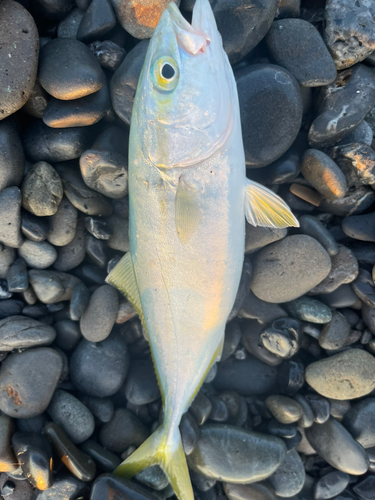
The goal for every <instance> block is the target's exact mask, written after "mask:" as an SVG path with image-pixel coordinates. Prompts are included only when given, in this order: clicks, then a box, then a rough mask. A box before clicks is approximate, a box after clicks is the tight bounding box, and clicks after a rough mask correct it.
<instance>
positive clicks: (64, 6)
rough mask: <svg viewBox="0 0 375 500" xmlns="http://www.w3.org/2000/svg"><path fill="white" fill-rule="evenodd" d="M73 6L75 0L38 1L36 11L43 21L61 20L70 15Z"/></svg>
mask: <svg viewBox="0 0 375 500" xmlns="http://www.w3.org/2000/svg"><path fill="white" fill-rule="evenodd" d="M72 6H73V0H58V1H56V0H55V1H51V0H37V1H36V2H35V10H36V13H37V16H38V17H41V18H43V19H55V20H57V19H61V18H63V17H65V16H66V14H68V12H69V11H70V9H71V8H72Z"/></svg>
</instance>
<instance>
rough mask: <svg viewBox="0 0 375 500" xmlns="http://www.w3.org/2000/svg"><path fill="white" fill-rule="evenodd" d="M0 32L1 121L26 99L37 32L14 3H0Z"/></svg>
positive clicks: (33, 72) (34, 66)
mask: <svg viewBox="0 0 375 500" xmlns="http://www.w3.org/2000/svg"><path fill="white" fill-rule="evenodd" d="M0 32H1V33H6V48H5V47H4V50H3V51H2V53H1V57H0V68H1V69H0V73H1V85H0V102H1V108H0V117H1V120H2V119H4V118H6V117H7V116H9V115H11V114H12V113H15V112H16V111H18V110H19V109H20V108H21V107H22V106H23V105H24V104H25V102H26V101H27V100H28V98H29V96H30V94H31V90H32V88H33V86H34V82H35V79H36V74H37V69H38V55H39V35H38V30H37V27H36V25H35V22H34V19H33V17H32V16H31V14H30V13H29V12H28V11H27V10H26V9H25V8H24V7H23V6H22V5H21V4H20V3H18V2H14V1H13V0H4V1H3V2H1V5H0Z"/></svg>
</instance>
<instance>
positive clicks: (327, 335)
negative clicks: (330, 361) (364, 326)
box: [318, 311, 350, 350]
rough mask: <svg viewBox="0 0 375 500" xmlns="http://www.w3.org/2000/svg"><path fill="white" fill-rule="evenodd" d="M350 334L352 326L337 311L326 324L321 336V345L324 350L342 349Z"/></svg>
mask: <svg viewBox="0 0 375 500" xmlns="http://www.w3.org/2000/svg"><path fill="white" fill-rule="evenodd" d="M349 334H350V325H349V323H348V321H347V319H346V318H345V316H343V315H342V314H341V313H339V312H338V311H335V312H334V313H333V314H332V319H331V321H330V322H329V323H327V324H325V325H324V326H323V328H322V330H321V332H320V335H319V339H318V341H319V345H320V347H322V348H323V349H328V350H330V349H331V350H334V349H340V348H341V347H343V346H344V345H345V342H346V341H347V339H348V337H349Z"/></svg>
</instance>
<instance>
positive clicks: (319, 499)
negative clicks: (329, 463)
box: [314, 470, 350, 500]
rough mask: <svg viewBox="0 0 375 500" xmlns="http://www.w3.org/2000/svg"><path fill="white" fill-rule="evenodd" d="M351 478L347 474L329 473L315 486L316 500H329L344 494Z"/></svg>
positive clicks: (339, 472)
mask: <svg viewBox="0 0 375 500" xmlns="http://www.w3.org/2000/svg"><path fill="white" fill-rule="evenodd" d="M349 479H350V476H349V475H348V474H346V472H341V471H339V470H334V471H332V472H328V474H325V475H324V476H322V477H321V478H319V479H318V481H317V482H316V483H315V485H314V500H328V498H333V497H335V496H337V495H339V494H340V493H342V492H343V491H344V490H345V488H346V487H347V486H348V484H349Z"/></svg>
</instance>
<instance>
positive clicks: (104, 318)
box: [0, 0, 375, 500]
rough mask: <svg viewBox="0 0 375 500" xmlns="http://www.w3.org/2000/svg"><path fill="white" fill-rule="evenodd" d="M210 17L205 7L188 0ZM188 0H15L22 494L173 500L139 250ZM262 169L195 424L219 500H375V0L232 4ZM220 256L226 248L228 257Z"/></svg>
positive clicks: (4, 380) (226, 24) (15, 401)
mask: <svg viewBox="0 0 375 500" xmlns="http://www.w3.org/2000/svg"><path fill="white" fill-rule="evenodd" d="M175 3H176V4H177V5H178V7H179V8H180V10H181V12H182V13H183V15H184V16H185V17H186V19H188V20H189V21H190V20H191V12H192V9H193V6H194V0H181V1H180V0H175ZM167 4H168V1H167V0H133V1H132V2H130V0H19V2H17V1H15V0H0V36H1V44H0V498H1V499H4V500H167V499H169V498H171V499H173V498H175V497H174V493H173V490H172V488H171V486H170V484H169V482H168V479H167V477H166V475H165V474H164V472H163V471H162V470H161V469H160V468H159V467H158V466H152V467H149V468H147V469H146V470H145V471H143V472H141V473H139V474H137V475H136V477H134V478H133V479H132V480H125V479H123V478H120V477H117V476H115V475H114V474H113V470H114V469H115V468H116V467H117V466H118V465H119V464H120V463H121V461H122V460H124V459H125V458H126V457H128V456H129V455H130V454H131V453H133V452H134V450H135V449H136V448H137V447H138V446H140V445H141V444H142V443H143V442H144V440H145V439H146V438H147V437H148V436H149V435H150V434H151V433H152V432H153V431H154V430H155V429H156V428H157V427H158V425H159V424H160V422H161V421H162V416H163V415H162V401H161V395H160V389H159V387H158V384H157V379H156V376H155V372H154V368H153V363H152V359H151V352H150V347H149V343H148V340H147V336H146V334H145V332H144V330H143V327H142V325H141V322H140V319H139V317H138V315H137V314H136V312H135V310H134V309H133V307H132V306H131V305H130V303H129V302H128V301H127V300H126V299H125V298H124V297H123V296H121V295H120V293H118V292H117V290H116V289H114V288H113V287H111V286H110V285H108V284H106V283H105V278H106V276H107V274H108V272H109V271H110V270H111V269H113V267H114V266H115V265H116V263H117V262H118V261H119V259H120V258H121V257H122V256H123V255H124V253H125V252H128V251H129V236H128V228H129V204H128V146H129V125H130V120H131V114H132V106H133V101H134V95H135V90H136V87H137V82H138V78H139V74H140V71H141V68H142V64H143V61H144V57H145V53H146V50H147V47H148V43H149V42H148V40H149V38H150V37H151V36H152V33H153V31H154V29H155V26H156V25H157V23H158V20H159V18H160V15H161V13H162V11H163V10H164V9H165V8H166V6H167ZM211 4H212V7H213V11H214V15H215V17H216V21H217V24H218V28H219V31H220V33H221V35H222V38H223V44H224V48H225V50H226V52H227V55H228V57H229V60H230V62H231V64H232V67H233V71H234V76H235V79H236V82H237V87H238V94H239V104H240V111H241V124H242V133H243V140H244V150H245V158H246V166H247V176H248V178H249V179H252V180H254V181H257V182H260V183H262V184H264V185H266V186H267V187H268V188H270V189H272V190H273V191H275V192H276V193H277V194H279V195H280V196H281V197H282V198H283V199H284V200H285V201H286V203H288V204H289V206H290V207H291V209H292V211H293V213H294V214H295V216H296V217H297V219H298V220H299V223H300V227H299V228H288V229H270V228H262V227H257V228H254V227H252V226H249V224H246V245H245V249H244V256H245V260H244V266H243V274H242V279H241V283H240V286H239V290H238V294H237V298H236V301H235V305H234V307H233V311H232V313H231V315H230V318H229V321H228V323H227V328H226V332H225V341H224V348H223V355H222V359H221V361H220V362H218V363H216V364H214V365H213V366H212V368H211V369H210V370H209V372H208V374H207V377H206V379H205V382H204V383H203V385H202V387H201V389H200V390H199V392H198V394H197V396H196V397H195V399H194V401H193V403H192V405H191V407H190V408H189V410H188V412H187V413H186V414H185V415H184V416H183V418H182V421H181V424H180V432H181V436H182V442H183V447H184V450H185V453H186V455H187V462H188V466H189V470H190V473H191V480H192V484H193V489H194V495H195V498H196V499H197V500H226V499H227V500H277V499H278V498H292V499H293V500H328V499H331V498H332V499H337V500H374V498H375V476H374V474H375V140H374V139H373V136H374V132H375V3H374V1H373V0H356V1H354V0H253V1H250V0H237V1H236V2H234V1H231V0H215V1H213V0H212V1H211ZM213 258H214V256H213Z"/></svg>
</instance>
